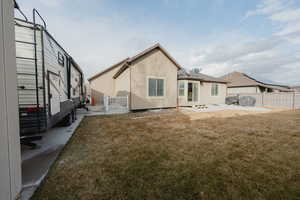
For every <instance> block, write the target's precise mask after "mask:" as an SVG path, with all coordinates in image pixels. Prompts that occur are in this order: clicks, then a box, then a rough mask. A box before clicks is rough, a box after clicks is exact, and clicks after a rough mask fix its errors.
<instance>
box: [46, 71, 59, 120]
mask: <svg viewBox="0 0 300 200" xmlns="http://www.w3.org/2000/svg"><path fill="white" fill-rule="evenodd" d="M60 84H61V83H60V77H59V75H58V74H55V73H52V72H48V87H49V90H48V91H49V103H50V104H49V110H50V114H51V115H55V114H57V113H59V112H60V91H59V89H60Z"/></svg>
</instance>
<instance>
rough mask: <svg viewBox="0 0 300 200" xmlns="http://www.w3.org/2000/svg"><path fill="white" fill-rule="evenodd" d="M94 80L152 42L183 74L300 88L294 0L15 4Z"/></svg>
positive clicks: (299, 14) (298, 18)
mask: <svg viewBox="0 0 300 200" xmlns="http://www.w3.org/2000/svg"><path fill="white" fill-rule="evenodd" d="M18 2H19V4H20V6H21V8H22V9H23V10H24V12H25V13H26V14H27V15H28V16H29V17H30V18H31V10H32V8H34V7H35V8H37V9H38V10H39V11H40V12H41V14H42V15H43V16H44V17H45V18H46V20H47V23H48V30H49V32H50V33H52V34H53V35H54V36H55V38H56V39H57V40H58V41H59V42H60V43H61V44H62V45H63V46H64V47H65V48H66V49H67V50H68V51H69V52H70V54H71V55H72V56H73V57H74V58H75V60H76V61H77V62H78V63H79V64H80V65H81V67H82V68H83V70H84V72H85V75H86V77H87V78H88V77H90V76H92V75H93V74H94V73H96V72H99V71H101V70H103V69H105V68H106V67H109V66H110V65H112V64H114V63H116V62H118V61H119V60H121V59H123V58H126V57H128V56H132V55H134V54H136V53H138V52H139V51H142V50H144V49H145V48H147V47H149V46H151V45H153V44H155V43H158V42H159V43H160V44H161V45H163V46H164V47H165V48H166V49H167V50H168V51H169V52H170V53H171V54H172V56H173V57H174V58H175V59H176V60H177V61H178V62H179V63H180V64H181V65H182V66H184V67H185V68H193V67H200V68H201V69H202V72H203V73H207V74H210V75H215V76H221V75H223V74H225V73H229V72H232V71H241V72H245V73H248V74H249V75H252V76H254V77H257V78H259V79H266V80H272V81H275V82H279V83H286V84H294V85H296V84H298V85H300V46H299V45H300V1H299V0H239V1H231V0H152V1H146V0H139V1H138V0H90V1H82V0H73V1H72V0H18Z"/></svg>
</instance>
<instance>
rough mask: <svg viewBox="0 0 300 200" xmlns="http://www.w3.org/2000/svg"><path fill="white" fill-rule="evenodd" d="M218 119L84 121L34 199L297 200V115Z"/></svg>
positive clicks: (168, 115)
mask: <svg viewBox="0 0 300 200" xmlns="http://www.w3.org/2000/svg"><path fill="white" fill-rule="evenodd" d="M219 112H220V113H217V114H216V115H215V116H213V118H201V117H200V118H197V116H198V117H199V116H201V115H203V114H206V113H196V114H193V113H189V112H188V113H185V112H178V111H176V110H172V111H171V112H164V113H163V114H159V113H154V114H153V113H150V114H149V113H146V114H143V113H134V114H126V115H114V116H94V117H88V118H85V119H84V121H83V122H82V123H81V125H80V127H79V128H78V130H77V132H76V134H75V135H74V136H73V138H72V139H71V141H70V142H69V144H68V145H67V146H66V147H65V149H64V151H63V153H62V154H61V156H60V158H59V160H57V162H56V163H55V165H54V166H53V167H52V169H51V171H50V173H49V176H48V177H47V179H46V180H45V181H44V183H43V184H42V186H41V187H40V188H39V190H38V191H37V193H36V194H35V196H34V197H33V199H64V200H68V199H84V200H90V199H118V200H119V199H120V200H121V199H122V200H123V199H128V200H135V199H136V200H141V199H149V200H152V199H153V200H156V199H170V200H174V199H299V198H300V190H299V188H300V110H298V111H284V112H271V113H261V114H256V115H249V114H247V115H243V116H235V117H232V116H231V117H226V118H223V117H222V114H221V113H223V114H224V112H223V111H219ZM230 112H232V111H230ZM195 116H196V117H195ZM216 116H220V117H216ZM210 117H211V116H210Z"/></svg>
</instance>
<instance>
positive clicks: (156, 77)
mask: <svg viewBox="0 0 300 200" xmlns="http://www.w3.org/2000/svg"><path fill="white" fill-rule="evenodd" d="M149 79H162V80H163V81H164V88H163V96H149ZM146 85H147V88H146V90H147V91H146V93H147V98H148V99H164V98H165V97H166V91H167V88H166V78H165V77H158V76H147V78H146Z"/></svg>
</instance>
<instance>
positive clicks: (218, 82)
mask: <svg viewBox="0 0 300 200" xmlns="http://www.w3.org/2000/svg"><path fill="white" fill-rule="evenodd" d="M226 91H227V82H226V81H225V80H223V79H220V78H215V77H212V76H208V75H205V74H202V73H200V72H195V71H191V72H186V71H185V70H181V71H179V72H178V105H179V106H194V105H205V104H225V98H226Z"/></svg>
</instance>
